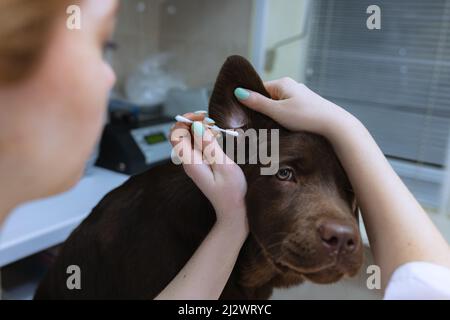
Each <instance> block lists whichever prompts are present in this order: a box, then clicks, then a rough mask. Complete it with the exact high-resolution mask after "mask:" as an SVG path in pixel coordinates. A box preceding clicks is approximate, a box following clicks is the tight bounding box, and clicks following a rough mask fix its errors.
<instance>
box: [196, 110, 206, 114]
mask: <svg viewBox="0 0 450 320" xmlns="http://www.w3.org/2000/svg"><path fill="white" fill-rule="evenodd" d="M194 114H208V111H204V110H199V111H195V112H194Z"/></svg>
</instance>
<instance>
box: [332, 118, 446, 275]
mask: <svg viewBox="0 0 450 320" xmlns="http://www.w3.org/2000/svg"><path fill="white" fill-rule="evenodd" d="M336 117H337V118H335V119H334V120H335V123H336V124H337V125H336V126H330V129H328V131H327V132H326V134H325V135H326V136H327V138H328V139H329V140H330V141H331V143H332V144H333V146H334V148H335V151H336V153H337V154H338V156H339V159H340V161H341V162H342V165H343V166H344V168H345V170H346V172H347V174H348V176H349V178H350V180H351V183H352V185H353V188H354V190H355V193H356V197H357V199H358V203H359V205H360V208H361V211H362V214H363V219H364V222H365V225H366V229H367V232H368V236H369V240H370V244H371V248H372V251H373V253H374V258H375V262H376V263H377V264H378V265H379V266H380V267H381V269H382V273H383V284H386V283H387V281H388V280H389V278H390V276H391V274H392V272H393V271H394V270H395V269H396V268H398V267H399V266H400V265H402V264H404V263H407V262H411V261H428V262H433V263H437V264H440V265H443V266H448V267H450V251H449V247H448V244H447V242H446V241H445V240H444V239H443V237H442V236H441V234H440V233H439V231H438V230H437V229H436V227H435V226H434V224H433V223H432V222H431V220H430V219H429V217H428V215H427V214H426V213H425V211H424V210H423V209H422V207H421V206H420V205H419V204H418V202H417V200H416V199H415V198H414V196H413V195H412V194H411V193H410V192H409V190H408V189H407V187H406V186H405V185H404V184H403V182H402V181H401V179H400V178H399V177H398V175H397V174H396V173H395V172H394V170H393V169H392V167H391V166H390V164H389V163H388V161H387V159H386V158H385V157H384V155H383V153H382V152H381V150H380V149H379V148H378V146H377V144H376V143H375V141H374V140H373V138H372V136H371V135H370V133H369V132H368V131H367V129H366V128H365V127H364V126H363V125H362V124H361V123H360V122H359V121H358V120H357V119H355V118H354V117H353V116H351V115H349V114H348V113H347V112H345V111H342V110H340V111H338V112H337V114H336Z"/></svg>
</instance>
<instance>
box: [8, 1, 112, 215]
mask: <svg viewBox="0 0 450 320" xmlns="http://www.w3.org/2000/svg"><path fill="white" fill-rule="evenodd" d="M70 5H78V6H79V7H80V8H81V29H79V30H78V29H75V30H69V28H67V24H66V21H67V19H68V17H69V15H68V14H67V13H66V9H67V7H68V6H70ZM117 5H118V2H117V0H101V1H98V0H39V1H36V0H2V1H1V2H0V176H1V179H0V199H1V201H8V202H10V206H11V205H16V204H18V203H20V202H22V201H25V200H30V199H34V198H37V197H43V196H47V195H51V194H54V193H58V192H61V191H64V190H66V189H68V188H69V187H71V186H73V184H74V183H75V182H76V181H77V180H78V178H79V177H80V176H81V174H82V172H83V170H84V164H85V162H86V159H87V158H88V157H89V154H90V153H91V150H92V148H93V146H94V144H95V142H96V140H97V138H98V136H99V134H100V132H101V128H102V122H103V116H104V112H105V108H106V104H107V97H108V92H109V90H110V89H111V87H112V86H113V84H114V81H115V76H114V73H113V71H112V70H111V68H110V66H109V65H108V64H107V63H106V62H105V61H104V59H103V48H104V45H105V43H106V42H108V40H109V39H110V37H111V35H112V32H113V28H114V21H115V11H116V9H117ZM1 209H2V208H0V214H1V213H2V212H1ZM0 218H1V217H0Z"/></svg>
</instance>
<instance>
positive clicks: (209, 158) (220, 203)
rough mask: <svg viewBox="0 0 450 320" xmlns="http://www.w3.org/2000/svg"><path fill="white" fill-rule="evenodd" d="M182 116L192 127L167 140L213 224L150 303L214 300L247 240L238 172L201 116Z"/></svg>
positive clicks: (242, 180) (242, 185) (242, 182)
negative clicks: (203, 200) (214, 219)
mask: <svg viewBox="0 0 450 320" xmlns="http://www.w3.org/2000/svg"><path fill="white" fill-rule="evenodd" d="M184 116H185V117H186V118H189V119H190V120H192V121H195V123H194V125H192V126H189V125H187V124H184V123H177V124H176V125H175V126H174V128H173V129H172V134H171V142H172V144H173V145H174V150H175V151H176V154H177V155H178V152H177V151H181V154H179V158H180V159H181V160H182V161H183V166H184V169H185V171H186V173H187V174H188V175H189V177H191V179H192V180H193V181H194V182H195V184H196V185H197V186H198V187H199V189H200V190H201V191H202V192H203V193H204V194H205V195H206V197H207V198H208V199H209V200H210V201H211V203H212V205H213V206H214V209H215V210H216V215H217V222H216V224H215V225H214V226H213V228H212V229H211V231H210V232H209V234H208V235H207V236H206V238H205V239H204V240H203V242H202V244H201V245H200V247H199V248H198V249H197V251H196V252H195V253H194V255H193V256H192V257H191V259H190V260H189V261H188V263H187V264H186V265H185V266H184V267H183V269H182V270H181V271H180V272H179V273H178V275H177V276H176V277H175V278H174V279H173V280H172V281H171V282H170V284H169V285H168V286H167V287H166V288H165V289H164V290H163V291H162V292H161V293H160V294H159V295H158V297H157V298H156V299H160V300H161V299H171V300H193V299H202V300H205V299H218V298H219V297H220V296H221V294H222V291H223V288H224V287H225V285H226V283H227V281H228V279H229V277H230V274H231V272H232V271H233V268H234V265H235V263H236V260H237V258H238V256H239V252H240V250H241V247H242V245H243V244H244V242H245V240H246V238H247V236H248V223H247V215H246V209H245V202H244V198H245V194H246V192H247V182H246V180H245V177H244V174H243V172H242V170H241V169H240V168H239V167H238V166H237V165H236V164H235V163H234V162H232V161H231V160H230V159H229V158H228V157H227V156H226V155H225V154H224V152H223V151H222V149H221V148H220V146H219V144H218V143H217V140H216V138H215V134H214V133H213V132H211V130H207V129H205V127H204V126H203V124H202V122H208V121H209V122H211V120H210V119H208V118H205V115H204V114H192V113H191V114H186V115H184ZM191 131H192V133H193V134H192V135H191ZM193 214H195V213H193Z"/></svg>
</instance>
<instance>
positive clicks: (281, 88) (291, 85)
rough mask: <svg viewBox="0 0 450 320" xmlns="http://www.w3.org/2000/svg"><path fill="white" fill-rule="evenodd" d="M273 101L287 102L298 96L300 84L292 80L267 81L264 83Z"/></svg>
mask: <svg viewBox="0 0 450 320" xmlns="http://www.w3.org/2000/svg"><path fill="white" fill-rule="evenodd" d="M264 86H265V87H266V90H267V92H269V94H270V96H271V97H272V99H275V100H286V99H289V98H291V97H293V96H295V95H296V93H297V91H298V86H299V84H298V83H297V81H295V80H293V79H291V78H282V79H278V80H272V81H267V82H265V83H264Z"/></svg>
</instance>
